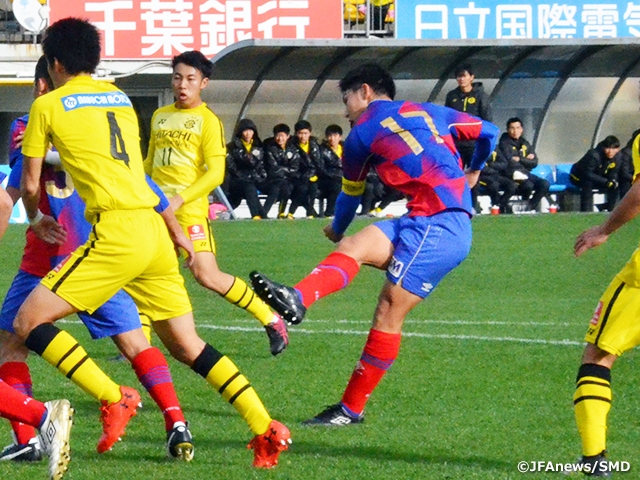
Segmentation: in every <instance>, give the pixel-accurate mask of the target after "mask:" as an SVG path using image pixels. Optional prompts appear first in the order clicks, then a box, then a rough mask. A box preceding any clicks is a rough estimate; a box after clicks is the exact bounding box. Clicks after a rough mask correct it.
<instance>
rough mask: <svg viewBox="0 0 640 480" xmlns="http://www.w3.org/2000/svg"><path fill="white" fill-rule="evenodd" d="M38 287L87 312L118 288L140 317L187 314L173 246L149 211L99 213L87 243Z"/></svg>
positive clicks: (189, 309)
mask: <svg viewBox="0 0 640 480" xmlns="http://www.w3.org/2000/svg"><path fill="white" fill-rule="evenodd" d="M42 284H43V285H44V286H45V287H47V288H48V289H49V290H51V291H52V292H54V293H56V294H57V295H58V296H60V297H61V298H63V299H64V300H66V301H67V302H69V303H70V304H71V305H73V306H74V307H75V308H77V309H78V310H81V311H82V310H86V311H88V312H89V313H93V311H94V310H95V309H97V308H98V307H99V306H100V305H102V304H103V303H104V302H106V301H107V300H109V299H110V298H111V297H112V296H113V295H114V294H115V293H116V292H117V291H118V290H120V289H121V288H124V290H125V291H126V292H127V293H128V294H129V295H131V297H132V298H133V300H134V302H135V303H136V305H137V306H138V309H139V310H140V313H142V314H144V315H147V316H148V317H150V318H152V319H154V320H166V319H168V318H173V317H178V316H180V315H184V314H186V313H189V312H191V311H192V308H191V302H190V301H189V296H188V295H187V290H186V288H185V286H184V279H183V278H182V276H181V275H180V271H179V269H178V259H177V258H176V254H175V250H174V248H173V242H172V241H171V239H170V238H169V233H168V232H167V228H166V226H165V224H164V222H163V220H162V217H160V215H158V214H157V213H155V212H154V211H153V210H152V209H144V210H115V211H109V212H103V213H101V214H99V215H98V216H97V217H96V220H95V222H94V224H93V228H92V230H91V234H90V235H89V239H88V240H87V243H85V244H84V245H83V246H81V247H79V248H78V249H77V250H76V251H75V252H73V253H72V254H71V255H70V256H69V257H67V258H66V259H65V260H64V261H63V262H61V263H60V264H59V265H58V266H57V267H56V268H54V269H53V270H52V271H51V272H49V273H48V274H47V276H46V277H45V278H44V279H43V280H42Z"/></svg>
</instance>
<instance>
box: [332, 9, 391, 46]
mask: <svg viewBox="0 0 640 480" xmlns="http://www.w3.org/2000/svg"><path fill="white" fill-rule="evenodd" d="M343 3H344V10H343V11H344V15H343V16H344V37H345V38H351V37H358V36H364V37H370V36H375V37H393V36H394V30H395V1H394V0H387V1H385V0H382V1H380V0H343ZM382 4H384V5H382Z"/></svg>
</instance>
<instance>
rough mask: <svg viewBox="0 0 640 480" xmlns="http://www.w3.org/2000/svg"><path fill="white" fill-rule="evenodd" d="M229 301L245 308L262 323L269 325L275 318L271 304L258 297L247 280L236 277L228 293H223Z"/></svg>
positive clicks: (223, 296)
mask: <svg viewBox="0 0 640 480" xmlns="http://www.w3.org/2000/svg"><path fill="white" fill-rule="evenodd" d="M222 298H224V299H225V300H226V301H227V302H229V303H232V304H233V305H237V306H238V307H240V308H243V309H245V310H246V311H247V312H249V313H250V314H251V315H253V316H254V317H255V318H256V319H257V320H258V321H259V322H260V323H261V324H262V325H269V324H270V323H271V322H272V321H273V319H274V315H275V314H274V313H273V312H272V311H271V309H270V308H269V306H268V305H267V304H266V303H264V302H263V301H262V300H261V299H260V297H258V296H257V295H256V294H255V292H254V291H253V290H251V288H249V285H247V284H246V282H245V281H244V280H242V279H240V278H238V277H235V279H234V281H233V285H231V288H230V289H229V291H228V292H227V293H225V294H224V295H222Z"/></svg>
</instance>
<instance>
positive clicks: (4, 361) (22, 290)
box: [0, 270, 42, 461]
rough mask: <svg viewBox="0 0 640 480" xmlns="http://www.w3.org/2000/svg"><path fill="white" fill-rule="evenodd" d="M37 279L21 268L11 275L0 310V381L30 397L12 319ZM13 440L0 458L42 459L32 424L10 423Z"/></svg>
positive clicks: (25, 352) (28, 377)
mask: <svg viewBox="0 0 640 480" xmlns="http://www.w3.org/2000/svg"><path fill="white" fill-rule="evenodd" d="M39 282H40V278H39V277H38V276H36V275H30V274H28V273H26V272H24V271H22V270H19V271H18V274H17V275H16V276H15V277H14V279H13V282H12V283H11V287H9V291H8V292H7V295H6V296H5V299H4V301H3V303H2V310H1V311H0V380H2V381H4V382H5V383H7V384H8V385H10V386H11V387H13V388H15V389H16V390H18V391H19V392H21V393H23V394H25V395H27V396H28V397H33V388H32V381H31V373H30V371H29V366H28V365H27V363H26V360H27V357H28V355H29V350H28V349H27V348H26V347H25V346H24V344H23V343H22V342H21V341H20V340H19V339H18V337H17V336H16V335H15V334H14V330H13V321H14V319H15V317H16V315H17V313H18V310H19V309H20V305H22V303H23V302H24V300H25V299H26V298H27V296H28V295H29V293H30V292H31V291H32V290H33V289H34V288H35V287H36V285H38V283H39ZM11 428H12V431H13V440H14V443H12V444H11V445H8V446H7V447H6V448H4V449H3V450H2V453H0V461H3V460H14V461H37V460H40V459H41V458H42V451H41V448H40V442H39V441H38V438H37V436H36V431H35V429H34V427H33V426H31V425H27V424H25V423H22V422H11Z"/></svg>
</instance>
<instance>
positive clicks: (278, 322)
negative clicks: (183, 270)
mask: <svg viewBox="0 0 640 480" xmlns="http://www.w3.org/2000/svg"><path fill="white" fill-rule="evenodd" d="M191 230H192V227H187V229H186V231H187V233H189V232H190V231H191ZM207 230H208V235H207V237H206V239H205V240H201V241H198V242H194V246H195V247H196V255H195V262H194V265H193V267H192V268H191V270H192V272H193V275H194V276H195V278H196V280H197V281H198V283H200V284H201V285H202V286H204V287H206V288H208V289H209V290H212V291H214V292H216V293H217V294H219V295H220V296H221V297H222V298H224V299H225V300H226V301H227V302H229V303H231V304H232V305H235V306H237V307H239V308H242V309H243V310H246V311H247V312H248V313H250V314H251V315H252V316H253V317H254V318H255V319H256V320H258V321H259V322H260V324H262V326H263V327H264V328H265V331H266V333H267V336H268V338H269V344H270V346H271V353H272V354H273V355H278V354H279V353H280V352H282V351H283V350H284V349H285V348H286V346H287V344H288V343H289V336H288V334H287V327H286V325H285V324H284V322H283V321H282V319H281V318H280V316H278V315H277V314H275V313H274V312H273V311H271V309H270V308H269V307H268V306H267V304H266V303H264V302H263V301H262V300H261V299H260V297H258V296H257V295H256V294H255V292H254V291H253V290H252V289H251V288H249V286H248V285H247V284H246V282H245V281H244V280H242V279H241V278H239V277H235V276H233V275H230V274H228V273H226V272H223V271H222V270H220V268H218V262H217V261H216V255H215V244H214V240H213V236H212V235H211V231H210V229H207Z"/></svg>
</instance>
